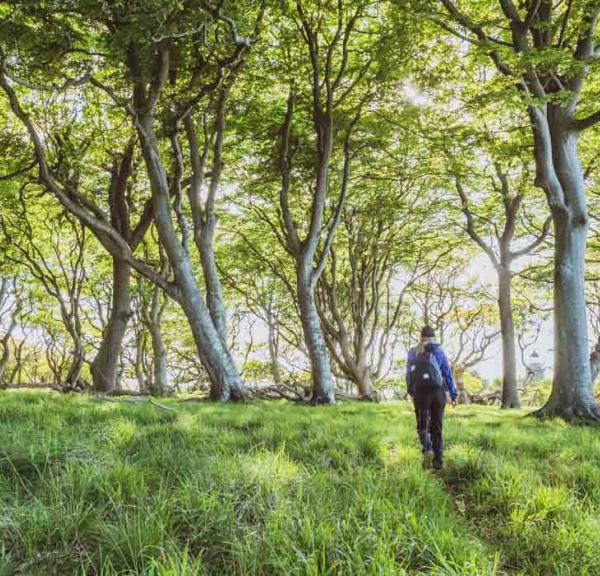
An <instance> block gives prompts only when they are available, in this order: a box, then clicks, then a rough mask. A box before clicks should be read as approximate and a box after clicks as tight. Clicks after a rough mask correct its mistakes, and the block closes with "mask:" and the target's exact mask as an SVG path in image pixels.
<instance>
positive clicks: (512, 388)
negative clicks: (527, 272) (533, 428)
mask: <svg viewBox="0 0 600 576" xmlns="http://www.w3.org/2000/svg"><path fill="white" fill-rule="evenodd" d="M498 307H499V310H500V327H501V335H502V408H519V407H520V403H519V390H518V387H517V351H516V336H515V323H514V319H513V307H512V273H511V271H510V270H507V269H506V268H502V267H498Z"/></svg>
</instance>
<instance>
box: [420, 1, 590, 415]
mask: <svg viewBox="0 0 600 576" xmlns="http://www.w3.org/2000/svg"><path fill="white" fill-rule="evenodd" d="M435 4H436V5H438V6H441V7H443V8H444V9H445V15H441V14H440V13H439V12H437V11H436V10H435V7H434V5H433V3H429V7H430V8H432V9H433V10H434V11H435V13H434V14H433V18H434V19H435V20H436V21H437V22H439V23H441V25H442V26H443V27H444V28H445V29H446V30H449V31H451V32H452V33H453V34H455V35H456V36H458V37H460V38H461V39H463V40H464V41H465V42H468V43H469V44H471V45H472V46H474V47H475V48H474V51H475V52H477V53H484V54H486V55H487V56H488V57H489V59H490V61H491V63H492V64H493V66H494V67H495V69H496V70H497V72H498V73H499V74H500V75H501V76H502V77H504V78H505V80H506V83H505V84H503V85H502V86H501V95H502V96H503V97H505V99H506V101H508V102H511V103H512V104H513V105H515V103H516V102H517V99H516V98H515V96H516V97H518V102H519V103H518V105H519V106H520V107H521V108H522V109H523V110H524V111H526V112H527V115H528V117H529V123H530V128H531V136H532V140H533V148H534V160H535V165H536V178H535V182H536V185H537V186H539V187H540V188H541V189H542V190H543V191H544V192H545V194H546V198H547V203H548V207H549V210H550V213H551V216H552V221H553V224H554V235H555V251H554V336H555V362H554V379H553V387H552V393H551V395H550V398H549V399H548V402H547V403H546V404H545V406H543V407H542V408H541V409H540V410H539V411H538V412H537V415H539V416H550V415H558V416H562V417H564V418H566V419H569V420H572V419H576V420H589V419H591V420H597V419H599V418H600V408H599V407H598V405H597V404H596V401H595V399H594V395H593V391H592V372H591V366H590V358H589V350H588V334H587V321H586V309H585V290H584V271H585V249H586V240H587V230H588V213H587V209H586V186H585V182H584V173H583V170H582V168H581V161H580V157H579V153H578V147H577V145H578V141H579V138H580V136H581V135H582V134H583V133H584V131H585V130H587V129H589V128H590V127H592V126H593V125H594V124H596V123H597V122H598V121H599V120H600V113H599V112H597V111H592V110H590V107H591V106H592V99H590V98H589V95H590V92H591V91H592V90H593V86H594V81H595V74H593V73H592V72H593V71H594V68H593V66H592V64H593V62H594V61H595V59H596V58H597V54H596V51H597V43H596V28H597V24H598V18H599V16H600V4H599V3H598V2H597V1H595V0H589V1H582V2H579V3H577V4H574V3H572V2H566V3H561V4H559V5H556V4H555V3H553V2H551V1H550V0H541V1H539V0H535V1H534V0H531V1H527V2H522V3H520V4H519V5H517V4H515V3H514V2H513V0H499V2H498V4H497V6H496V7H495V8H492V7H490V6H489V3H484V2H475V3H470V6H469V8H468V9H467V8H466V7H465V6H464V4H461V3H457V2H454V1H453V0H439V2H436V3H435ZM457 26H458V28H457ZM498 84H499V81H496V82H495V83H488V86H489V87H488V92H491V91H493V90H494V89H495V86H497V85H498Z"/></svg>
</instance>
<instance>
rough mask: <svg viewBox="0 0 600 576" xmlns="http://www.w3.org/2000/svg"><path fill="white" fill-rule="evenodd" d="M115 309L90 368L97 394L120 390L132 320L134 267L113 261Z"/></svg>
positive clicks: (119, 261)
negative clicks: (121, 362) (125, 341)
mask: <svg viewBox="0 0 600 576" xmlns="http://www.w3.org/2000/svg"><path fill="white" fill-rule="evenodd" d="M112 266H113V286H112V308H111V312H110V318H109V320H108V324H107V326H106V329H105V330H104V334H103V336H102V343H101V345H100V349H99V350H98V353H97V354H96V357H95V358H94V361H93V362H92V364H91V366H90V371H91V373H92V380H93V386H94V390H96V391H97V392H113V391H114V390H117V389H118V384H119V383H118V371H119V358H120V355H121V350H122V346H123V339H124V338H125V332H126V330H127V323H128V322H129V317H130V316H131V309H130V303H131V302H130V301H131V298H130V291H129V281H130V277H131V267H130V265H129V264H128V263H127V262H124V261H122V260H119V259H117V258H113V263H112Z"/></svg>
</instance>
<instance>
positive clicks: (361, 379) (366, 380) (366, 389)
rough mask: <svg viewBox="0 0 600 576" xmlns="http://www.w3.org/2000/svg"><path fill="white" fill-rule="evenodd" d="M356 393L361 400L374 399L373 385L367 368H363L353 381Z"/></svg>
mask: <svg viewBox="0 0 600 576" xmlns="http://www.w3.org/2000/svg"><path fill="white" fill-rule="evenodd" d="M355 382H356V387H357V388H358V393H359V394H360V396H361V397H362V398H365V399H374V398H375V385H374V384H373V378H372V377H371V374H370V372H369V369H368V368H366V367H365V368H364V369H363V370H361V371H360V373H359V376H358V377H357V379H356V380H355Z"/></svg>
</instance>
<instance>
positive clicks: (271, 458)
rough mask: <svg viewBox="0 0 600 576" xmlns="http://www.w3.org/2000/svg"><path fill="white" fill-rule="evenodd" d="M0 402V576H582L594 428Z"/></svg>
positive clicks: (593, 495) (599, 471)
mask: <svg viewBox="0 0 600 576" xmlns="http://www.w3.org/2000/svg"><path fill="white" fill-rule="evenodd" d="M171 405H172V406H174V407H175V408H176V410H177V412H176V413H172V412H166V411H164V410H160V409H159V408H157V407H156V406H153V405H150V404H148V403H144V404H137V405H134V404H128V403H109V402H101V401H97V400H94V399H93V398H88V397H67V396H59V395H54V394H46V393H10V392H5V393H2V394H1V395H0V541H1V543H0V546H1V548H0V554H1V559H0V575H2V576H5V575H8V574H36V575H37V574H43V575H46V574H153V575H179V574H181V575H191V574H227V575H235V574H286V575H287V574H311V575H317V574H341V575H347V574H379V575H383V574H448V575H452V574H456V575H461V576H463V575H475V574H560V575H566V574H573V575H575V574H576V575H578V576H579V575H585V574H590V575H591V574H598V573H600V430H598V429H592V428H569V427H567V426H566V425H564V424H562V423H560V422H546V423H540V422H538V421H535V420H534V419H531V418H525V417H524V414H523V413H517V414H514V413H512V414H504V413H501V412H500V411H499V410H496V409H482V408H469V407H462V408H458V409H456V410H454V411H449V415H448V418H447V422H446V445H447V457H446V469H445V471H444V472H443V473H441V474H439V475H434V474H433V473H432V472H430V471H425V470H422V468H421V463H420V453H419V450H418V447H417V444H416V435H415V430H414V424H413V415H412V412H411V410H410V407H409V406H408V405H407V404H387V405H366V404H346V405H342V404H340V405H338V406H335V407H318V408H312V407H304V406H293V405H290V404H284V403H265V404H262V403H260V404H248V405H225V406H220V405H219V406H216V405H211V404H204V403H200V404H189V403H187V404H183V403H175V402H173V403H172V404H171Z"/></svg>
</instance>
